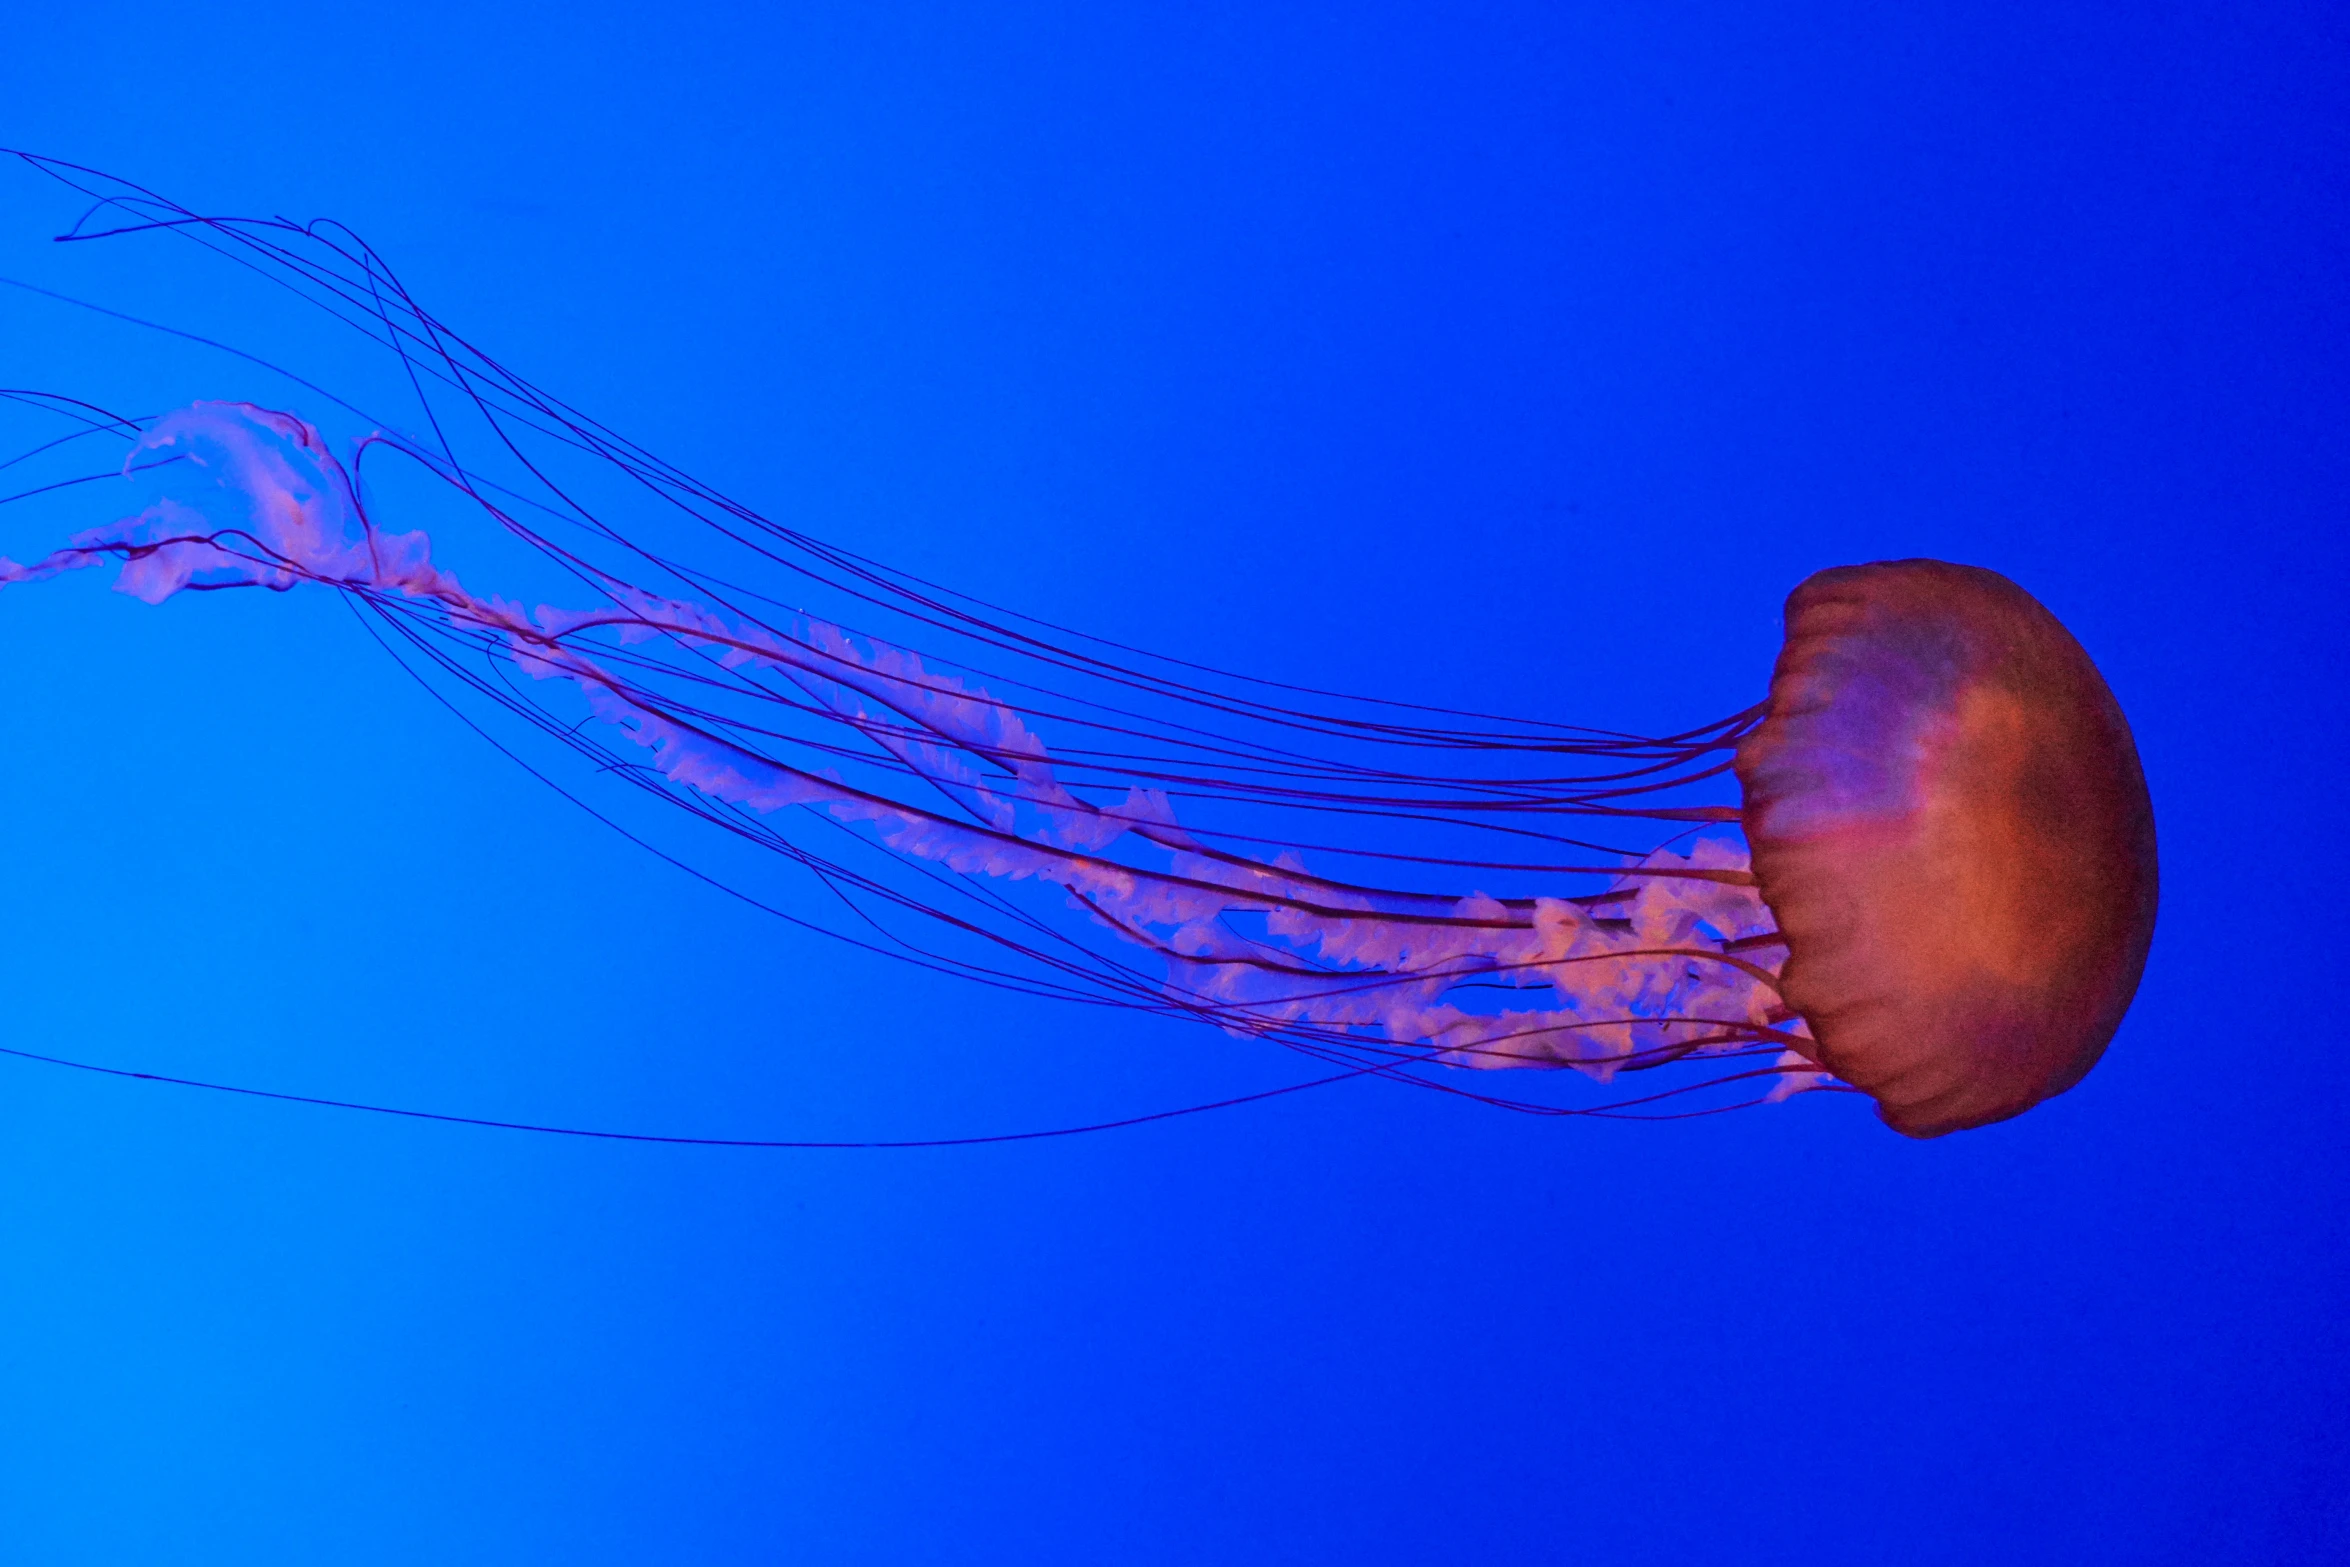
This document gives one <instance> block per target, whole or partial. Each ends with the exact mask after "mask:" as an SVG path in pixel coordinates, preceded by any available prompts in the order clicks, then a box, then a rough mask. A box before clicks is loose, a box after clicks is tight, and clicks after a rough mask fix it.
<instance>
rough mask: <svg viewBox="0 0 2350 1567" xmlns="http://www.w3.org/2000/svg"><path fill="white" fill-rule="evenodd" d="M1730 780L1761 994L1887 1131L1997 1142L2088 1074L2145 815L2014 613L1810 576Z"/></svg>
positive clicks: (2102, 690)
mask: <svg viewBox="0 0 2350 1567" xmlns="http://www.w3.org/2000/svg"><path fill="white" fill-rule="evenodd" d="M1737 771H1738V776H1739V780H1740V782H1741V784H1742V785H1743V787H1744V790H1745V827H1746V833H1747V839H1748V842H1749V844H1750V845H1751V847H1752V854H1753V866H1754V873H1755V877H1756V880H1757V882H1758V884H1759V886H1760V889H1761V892H1762V897H1763V901H1764V902H1765V903H1767V904H1768V905H1769V906H1770V909H1771V911H1772V913H1773V914H1774V915H1775V916H1776V917H1777V919H1778V922H1779V929H1780V931H1781V932H1782V933H1783V934H1784V936H1785V937H1786V940H1787V946H1788V958H1787V962H1786V964H1785V966H1784V968H1783V969H1782V971H1781V973H1780V977H1779V989H1780V993H1781V995H1782V996H1783V997H1784V998H1785V1000H1786V1003H1787V1005H1788V1006H1789V1007H1790V1008H1791V1009H1792V1010H1794V1011H1795V1012H1797V1013H1800V1014H1801V1015H1802V1016H1803V1017H1804V1019H1805V1020H1806V1021H1807V1022H1808V1023H1809V1024H1810V1028H1811V1033H1812V1037H1813V1040H1814V1041H1815V1046H1814V1047H1813V1053H1815V1057H1816V1059H1817V1060H1818V1061H1819V1063H1820V1064H1821V1065H1822V1066H1823V1067H1825V1068H1826V1069H1827V1070H1829V1071H1831V1072H1833V1073H1834V1074H1835V1075H1836V1076H1837V1077H1839V1078H1841V1079H1843V1080H1844V1081H1845V1082H1847V1083H1850V1084H1852V1085H1853V1086H1854V1087H1856V1088H1860V1089H1862V1090H1863V1091H1865V1092H1867V1093H1868V1094H1870V1095H1871V1096H1873V1097H1874V1098H1875V1099H1876V1101H1877V1105H1878V1110H1879V1113H1880V1114H1882V1115H1883V1117H1884V1118H1885V1120H1886V1122H1887V1123H1888V1124H1889V1125H1891V1126H1893V1127H1894V1128H1896V1129H1897V1130H1899V1131H1902V1132H1906V1133H1908V1134H1910V1135H1911V1136H1915V1137H1932V1136H1937V1135H1940V1134H1942V1133H1944V1132H1950V1131H1956V1130H1960V1129H1962V1128H1966V1127H1975V1126H1982V1125H1985V1124H1987V1123H1989V1122H1993V1121H1999V1120H2004V1119H2005V1118H2007V1117H2009V1116H2012V1115H2016V1114H2018V1113H2020V1112H2022V1111H2024V1110H2026V1109H2029V1108H2030V1107H2031V1106H2032V1105H2034V1104H2037V1103H2039V1102H2040V1101H2041V1100H2043V1099H2046V1098H2048V1097H2049V1096H2050V1095H2052V1094H2057V1093H2061V1092H2063V1091H2064V1090H2065V1089H2067V1088H2069V1087H2071V1086H2072V1085H2073V1084H2074V1083H2076V1082H2078V1081H2079V1080H2080V1078H2081V1076H2082V1075H2083V1074H2084V1073H2086V1072H2087V1071H2088V1070H2089V1068H2090V1067H2091V1066H2093V1065H2095V1064H2096V1062H2097V1058H2098V1056H2099V1055H2100V1054H2101V1053H2102V1052H2103V1051H2104V1049H2105V1045H2106V1042H2107V1041H2108V1040H2109V1039H2111V1038H2112V1036H2113V1032H2114V1030H2115V1028H2116V1027H2117V1026H2118V1025H2119V1024H2120V1022H2121V1018H2122V1014H2123V1012H2124V1011H2126V1010H2127V1009H2128V1007H2129V1004H2130V999H2131V996H2132V995H2133V993H2134V992H2135V991H2136V989H2137V984H2138V977H2139V973H2140V971H2141V970H2142V969H2143V967H2144V965H2145V961H2146V952H2147V947H2148V944H2149V942H2150V941H2151V940H2152V937H2153V931H2154V912H2155V897H2156V866H2155V847H2154V812H2153V807H2152V805H2151V803H2150V801H2149V800H2148V798H2147V793H2146V781H2145V777H2144V775H2143V773H2142V772H2141V771H2140V768H2139V764H2138V754H2137V750H2136V747H2135V746H2134V744H2133V743H2132V741H2131V737H2130V729H2129V725H2128V723H2127V722H2126V721H2125V720H2124V719H2123V717H2122V712H2121V708H2120V706H2119V705H2118V704H2117V703H2116V702H2115V701H2114V699H2113V695H2112V693H2111V692H2110V691H2109V690H2108V689H2107V688H2106V684H2105V681H2104V680H2103V679H2102V678H2101V677H2100V676H2099V674H2098V672H2097V669H2096V666H2095V665H2093V664H2092V663H2091V662H2090V661H2089V657H2088V655H2087V654H2086V653H2085V652H2083V651H2082V649H2081V646H2080V644H2079V643H2078V642H2076V641H2074V639H2073V638H2072V636H2071V634H2070V633H2068V632H2067V631H2066V630H2065V629H2064V627H2063V626H2062V625H2060V624H2059V623H2058V622H2057V620H2056V617H2055V616H2053V615H2051V614H2050V613H2049V612H2048V611H2047V610H2046V609H2044V608H2042V607H2041V605H2040V604H2039V603H2038V602H2037V601H2036V600H2034V599H2033V598H2032V597H2031V595H2030V594H2028V593H2026V592H2025V591H2024V590H2023V589H2021V588H2019V587H2017V586H2016V585H2015V584H2014V583H2012V582H2010V581H2008V580H2007V579H2006V578H2005V577H2002V576H2000V575H1998V574H1997V573H1996V572H1991V571H1985V570H1982V569H1980V568H1977V567H1971V566H1954V565H1949V564H1946V563H1944V562H1941V561H1930V560H1907V561H1888V562H1880V563H1878V564H1875V565H1867V566H1846V567H1838V568H1836V569H1834V570H1830V571H1823V572H1821V573H1819V574H1818V575H1816V576H1814V577H1812V578H1810V579H1809V580H1808V581H1806V582H1804V583H1803V584H1802V585H1800V586H1799V587H1797V588H1796V589H1795V591H1794V593H1793V594H1792V595H1790V597H1789V598H1788V601H1787V634H1786V643H1785V647H1784V649H1783V651H1782V652H1781V654H1780V656H1779V661H1778V667H1777V669H1776V671H1775V672H1774V674H1773V676H1772V680H1771V696H1770V704H1769V709H1768V714H1767V716H1766V717H1765V719H1764V721H1763V723H1762V725H1761V726H1760V727H1759V728H1758V729H1756V730H1755V731H1754V732H1753V733H1751V734H1749V735H1748V736H1747V737H1746V738H1745V739H1744V741H1743V742H1742V743H1741V744H1740V747H1739V751H1738V760H1737Z"/></svg>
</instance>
